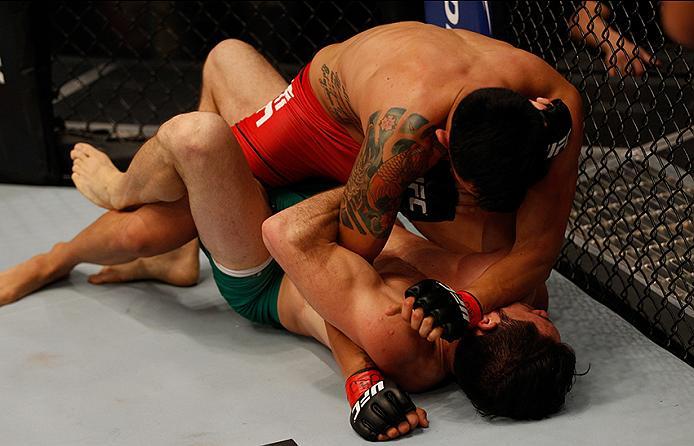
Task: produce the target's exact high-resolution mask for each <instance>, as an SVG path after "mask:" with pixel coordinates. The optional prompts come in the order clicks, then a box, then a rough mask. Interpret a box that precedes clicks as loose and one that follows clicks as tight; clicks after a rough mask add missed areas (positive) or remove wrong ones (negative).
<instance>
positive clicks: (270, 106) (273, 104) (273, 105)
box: [255, 84, 294, 127]
mask: <svg viewBox="0 0 694 446" xmlns="http://www.w3.org/2000/svg"><path fill="white" fill-rule="evenodd" d="M293 97H294V93H293V92H292V84H289V86H288V87H287V89H286V90H284V91H283V92H282V93H280V95H279V96H277V97H276V98H275V99H273V100H272V101H270V102H268V103H267V105H266V106H265V111H264V113H263V116H262V117H261V118H260V119H258V120H257V121H255V126H256V127H260V126H261V125H263V124H264V123H265V122H266V121H267V120H268V119H270V117H271V116H272V114H273V113H274V112H275V111H277V110H279V109H280V108H282V107H284V104H286V103H287V102H288V101H289V100H290V99H291V98H293ZM261 110H262V109H261ZM258 111H260V110H258Z"/></svg>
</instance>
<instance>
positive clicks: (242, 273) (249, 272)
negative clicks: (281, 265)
mask: <svg viewBox="0 0 694 446" xmlns="http://www.w3.org/2000/svg"><path fill="white" fill-rule="evenodd" d="M272 260H273V259H272V257H268V259H267V260H266V261H264V262H263V263H261V264H260V265H258V266H254V267H253V268H248V269H242V270H233V269H229V268H227V267H226V266H224V265H222V264H220V263H218V262H217V261H216V260H215V259H214V258H212V261H213V262H214V264H215V265H216V266H217V268H219V270H220V271H221V272H223V273H224V274H226V275H227V276H231V277H251V276H254V275H256V274H258V273H259V272H261V271H262V270H264V269H265V268H267V267H268V265H269V264H270V263H271V262H272Z"/></svg>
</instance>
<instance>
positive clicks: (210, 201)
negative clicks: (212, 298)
mask: <svg viewBox="0 0 694 446" xmlns="http://www.w3.org/2000/svg"><path fill="white" fill-rule="evenodd" d="M157 137H158V138H159V141H160V142H161V145H162V147H164V150H166V152H167V156H171V157H172V159H173V163H174V165H175V167H176V171H177V173H178V174H179V175H180V176H181V178H182V179H183V182H184V183H185V186H186V189H187V190H188V199H189V201H190V210H191V213H192V215H193V219H194V221H195V226H196V227H197V229H198V233H199V235H200V239H201V240H202V242H203V243H204V244H205V246H206V248H207V249H208V251H209V252H210V253H211V254H212V256H213V258H214V259H215V261H217V262H218V263H219V264H221V265H223V266H225V267H226V268H228V269H232V270H245V269H248V268H252V267H255V266H258V265H260V264H261V263H262V262H263V261H265V260H266V259H267V258H268V257H269V256H270V255H269V253H268V251H267V249H265V245H264V244H263V240H262V235H261V225H262V223H263V221H264V220H265V219H266V218H267V217H269V216H270V214H271V211H270V207H269V204H268V199H267V195H266V193H265V191H264V189H263V187H262V186H261V185H260V183H258V181H257V180H256V179H255V178H254V177H253V174H252V173H251V170H250V167H249V166H248V162H247V161H246V158H245V157H244V155H243V151H242V150H241V148H240V146H239V144H238V141H236V139H235V138H234V135H233V133H232V131H231V129H230V128H229V126H228V125H227V123H226V122H224V120H223V119H222V118H221V117H220V116H219V115H217V114H215V113H205V112H193V113H186V114H183V115H178V116H176V117H174V118H172V119H170V120H169V121H167V122H166V123H164V125H162V126H161V128H160V129H159V132H158V133H157Z"/></svg>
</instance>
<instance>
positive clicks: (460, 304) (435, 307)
mask: <svg viewBox="0 0 694 446" xmlns="http://www.w3.org/2000/svg"><path fill="white" fill-rule="evenodd" d="M410 296H413V297H414V306H413V307H412V308H413V309H414V308H421V309H422V310H424V317H428V316H431V317H433V318H434V325H433V327H442V328H443V334H442V335H441V338H443V339H445V340H446V341H448V342H451V341H454V340H456V339H459V338H460V337H462V336H463V332H464V331H465V329H466V328H468V327H471V328H474V327H476V326H477V324H479V323H480V321H481V320H482V305H481V304H480V302H479V301H478V300H477V298H476V297H475V296H473V295H472V294H470V293H468V292H467V291H458V292H456V291H453V289H452V288H450V287H448V286H446V285H444V284H443V283H441V282H439V281H437V280H433V279H425V280H422V281H421V282H419V283H416V284H414V285H412V286H411V287H410V288H408V289H407V291H405V298H408V297H410Z"/></svg>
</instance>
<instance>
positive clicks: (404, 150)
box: [339, 107, 444, 261]
mask: <svg viewBox="0 0 694 446" xmlns="http://www.w3.org/2000/svg"><path fill="white" fill-rule="evenodd" d="M415 110H421V108H416V107H409V108H404V107H390V108H383V109H382V110H379V111H376V112H373V113H372V114H371V116H370V117H369V120H368V123H367V127H366V131H365V137H364V142H363V143H362V147H361V151H360V152H359V156H358V158H357V160H356V162H355V164H354V167H353V168H352V173H351V175H350V178H349V180H348V182H347V185H346V187H345V192H344V196H343V198H342V202H341V204H340V225H339V241H340V244H341V245H343V246H345V247H346V248H348V249H350V250H352V251H354V252H356V253H357V254H359V255H361V256H362V257H364V258H365V259H366V260H368V261H372V260H373V259H374V258H375V257H376V256H377V255H378V254H379V253H380V252H381V250H382V249H383V246H384V245H385V243H386V240H387V238H388V235H389V234H390V230H391V228H392V227H393V223H394V222H395V217H396V215H397V213H398V209H399V208H400V202H401V200H402V194H403V192H404V190H405V189H406V188H407V186H408V185H409V184H410V183H411V182H412V181H413V180H415V179H416V178H418V177H420V176H422V175H423V174H424V173H425V172H426V171H427V170H428V169H429V168H431V167H432V166H433V165H434V164H435V163H436V162H437V161H438V160H439V159H440V158H441V156H442V155H443V153H444V149H443V147H442V146H440V145H439V144H438V142H437V141H436V137H435V135H434V132H435V126H434V125H433V124H432V123H430V122H429V120H428V119H427V118H426V117H425V116H423V115H422V114H419V113H417V112H416V111H415Z"/></svg>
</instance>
